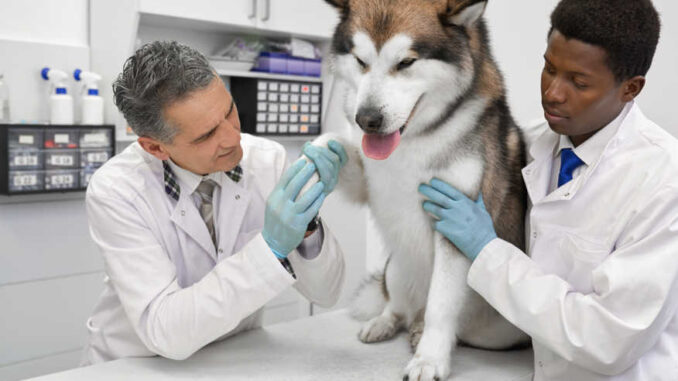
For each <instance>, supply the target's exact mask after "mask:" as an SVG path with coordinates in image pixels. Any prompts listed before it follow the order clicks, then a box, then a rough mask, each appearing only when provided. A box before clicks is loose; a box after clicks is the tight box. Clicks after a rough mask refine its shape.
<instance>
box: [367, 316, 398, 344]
mask: <svg viewBox="0 0 678 381" xmlns="http://www.w3.org/2000/svg"><path fill="white" fill-rule="evenodd" d="M395 334H396V325H395V322H394V321H393V320H392V319H389V318H386V317H384V316H377V317H375V318H373V319H371V320H370V321H368V322H367V323H365V325H364V326H363V328H362V329H361V330H360V333H359V334H358V337H359V338H360V341H362V342H363V343H376V342H379V341H384V340H388V339H390V338H392V337H393V336H394V335H395Z"/></svg>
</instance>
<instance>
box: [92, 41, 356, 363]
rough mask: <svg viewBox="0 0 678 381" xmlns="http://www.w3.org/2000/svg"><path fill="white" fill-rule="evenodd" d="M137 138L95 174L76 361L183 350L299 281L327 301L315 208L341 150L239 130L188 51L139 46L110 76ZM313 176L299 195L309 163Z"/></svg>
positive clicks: (329, 280)
mask: <svg viewBox="0 0 678 381" xmlns="http://www.w3.org/2000/svg"><path fill="white" fill-rule="evenodd" d="M113 88H114V93H115V102H116V105H117V106H118V108H119V109H120V111H121V112H122V113H123V115H124V116H125V118H126V120H127V122H128V123H129V125H130V126H131V127H132V129H133V130H134V132H135V133H136V134H137V135H139V139H138V142H136V143H134V144H132V145H131V146H130V147H128V148H127V149H126V150H125V151H123V152H122V153H121V154H119V155H117V156H115V157H114V158H113V159H112V160H110V161H109V162H108V163H106V165H104V166H103V167H102V168H101V169H99V170H98V171H97V172H96V174H95V175H94V176H93V178H92V181H91V182H90V184H89V188H88V190H87V212H88V217H89V223H90V230H91V234H92V238H93V239H94V241H95V242H96V244H97V245H98V246H99V249H100V250H101V252H102V254H103V257H104V261H105V268H106V275H107V276H106V279H105V290H104V293H103V294H102V296H101V299H100V300H99V303H98V304H97V306H96V308H95V310H94V313H93V315H92V317H91V318H90V319H89V320H88V324H87V326H88V329H89V331H90V338H89V345H88V346H87V348H86V352H85V359H84V363H85V364H91V363H96V362H102V361H108V360H113V359H117V358H121V357H132V356H134V357H137V356H153V355H160V356H164V357H168V358H172V359H184V358H186V357H188V356H190V355H191V354H192V353H194V352H195V351H197V350H198V349H200V348H201V347H203V346H204V345H206V344H208V343H210V342H212V341H215V340H218V339H220V338H223V337H225V336H227V335H233V334H235V333H237V332H239V331H243V330H246V329H250V328H253V327H257V326H259V325H260V324H261V316H262V307H263V306H264V305H265V304H266V303H267V302H268V301H270V300H271V299H273V298H274V297H275V296H276V295H278V294H280V293H281V292H282V291H283V290H285V289H287V288H288V287H289V286H290V285H294V287H296V289H297V290H299V291H300V292H301V293H302V294H303V295H305V296H306V297H307V298H308V299H309V300H311V301H313V302H315V303H318V304H320V305H325V306H329V305H332V304H334V303H335V301H336V300H337V298H338V295H339V291H340V289H341V285H342V282H343V276H344V262H343V255H342V253H341V251H340V249H339V246H338V245H337V243H336V241H335V239H334V238H333V237H332V235H331V233H330V231H329V230H328V229H327V227H326V226H325V225H324V224H323V223H322V222H318V219H317V218H316V215H317V213H318V210H319V208H320V206H321V205H322V203H323V200H324V198H325V196H326V195H327V194H328V193H330V192H331V191H332V189H333V188H334V185H335V184H336V181H337V176H338V173H339V170H340V168H341V167H342V166H343V164H344V163H345V161H346V153H345V152H344V150H343V147H341V145H339V144H334V143H330V149H324V148H318V147H305V148H304V153H306V155H307V156H308V157H310V158H311V159H312V162H309V163H308V164H307V162H306V160H304V159H300V160H298V161H297V162H295V163H294V164H293V165H292V166H291V167H289V168H287V167H288V165H287V162H286V160H287V159H286V154H285V150H284V149H283V147H282V146H281V145H279V144H277V143H274V142H272V141H269V140H266V139H262V138H257V137H254V136H250V135H247V134H241V133H240V121H239V119H238V110H237V108H236V105H235V104H234V101H233V98H232V97H231V95H230V94H229V92H228V91H227V90H226V87H225V86H224V83H223V82H222V80H221V78H219V76H217V75H216V74H215V72H214V70H213V69H212V68H211V67H210V65H209V63H208V61H207V60H206V59H205V58H204V57H203V56H202V55H201V54H200V53H198V52H197V51H195V50H193V49H191V48H189V47H187V46H183V45H180V44H177V43H175V42H172V43H169V42H154V43H150V44H147V45H145V46H143V47H141V48H140V49H139V50H138V51H137V52H136V53H135V54H134V55H133V56H132V57H130V58H129V60H128V61H127V62H126V63H125V66H124V69H123V72H122V73H121V74H120V76H119V77H118V79H117V81H116V82H115V83H114V85H113ZM316 171H317V172H318V173H319V175H320V180H321V181H320V182H317V183H316V184H315V185H313V186H312V187H311V188H310V189H309V190H308V191H306V192H304V193H303V194H302V195H301V196H300V197H299V198H297V195H298V194H299V193H300V190H301V189H302V187H303V186H304V184H305V183H306V182H307V181H308V180H309V179H310V178H311V176H312V174H313V173H314V172H316Z"/></svg>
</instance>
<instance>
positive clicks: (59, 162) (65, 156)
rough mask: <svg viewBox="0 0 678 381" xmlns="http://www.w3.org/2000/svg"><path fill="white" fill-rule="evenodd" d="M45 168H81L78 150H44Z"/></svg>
mask: <svg viewBox="0 0 678 381" xmlns="http://www.w3.org/2000/svg"><path fill="white" fill-rule="evenodd" d="M43 153H44V155H45V169H67V168H80V161H79V160H80V155H79V154H78V153H79V152H78V150H44V151H43Z"/></svg>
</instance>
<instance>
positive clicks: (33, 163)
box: [9, 148, 44, 171]
mask: <svg viewBox="0 0 678 381" xmlns="http://www.w3.org/2000/svg"><path fill="white" fill-rule="evenodd" d="M43 168H44V157H43V152H42V150H38V149H24V148H19V149H17V148H10V149H9V170H10V171H19V170H35V169H43Z"/></svg>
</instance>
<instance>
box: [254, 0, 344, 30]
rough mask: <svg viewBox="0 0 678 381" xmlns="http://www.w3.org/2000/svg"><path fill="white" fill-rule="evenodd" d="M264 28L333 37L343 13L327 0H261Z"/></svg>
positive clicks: (258, 9)
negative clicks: (340, 14) (326, 0)
mask: <svg viewBox="0 0 678 381" xmlns="http://www.w3.org/2000/svg"><path fill="white" fill-rule="evenodd" d="M258 1H259V4H258V6H257V13H258V24H257V26H258V27H259V28H261V29H267V30H271V31H276V32H286V33H291V34H293V35H300V36H307V37H316V38H323V39H329V38H331V37H332V34H333V33H334V27H335V26H336V25H337V22H339V13H338V12H337V11H336V10H335V9H334V8H333V7H332V6H330V5H329V4H327V3H326V2H325V1H324V0H258Z"/></svg>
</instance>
